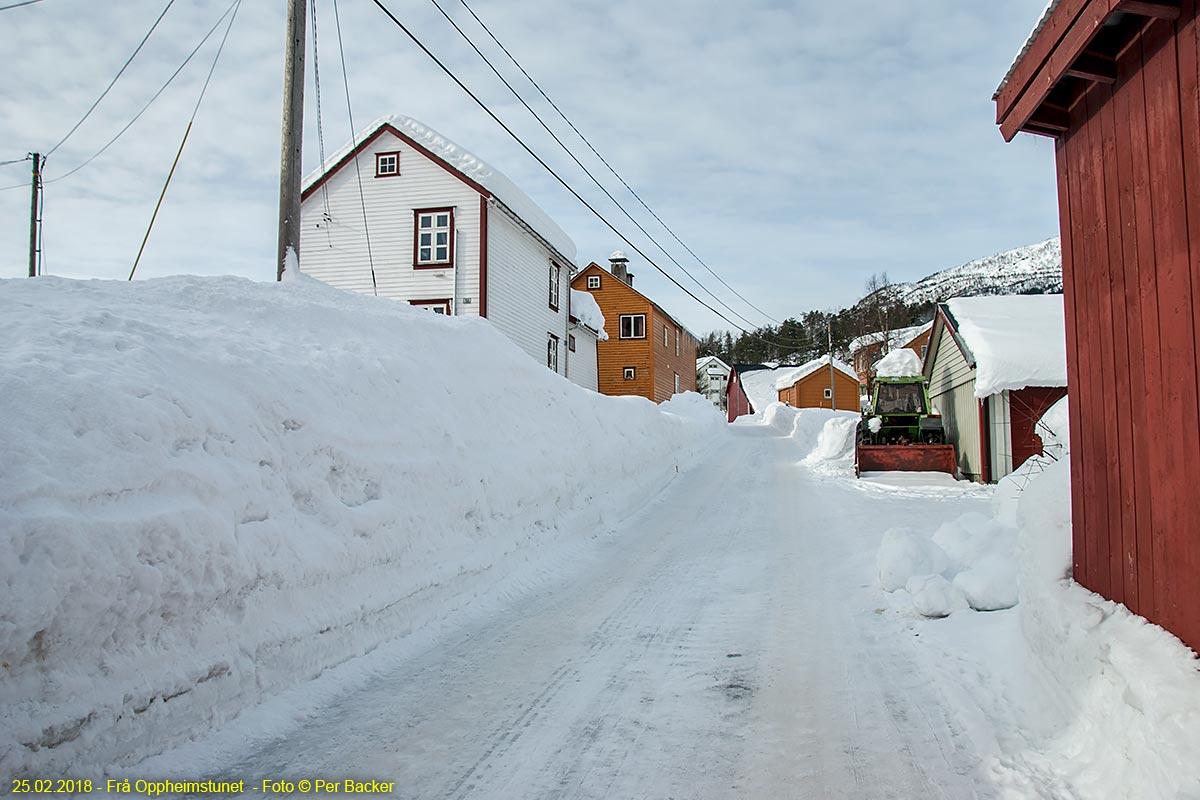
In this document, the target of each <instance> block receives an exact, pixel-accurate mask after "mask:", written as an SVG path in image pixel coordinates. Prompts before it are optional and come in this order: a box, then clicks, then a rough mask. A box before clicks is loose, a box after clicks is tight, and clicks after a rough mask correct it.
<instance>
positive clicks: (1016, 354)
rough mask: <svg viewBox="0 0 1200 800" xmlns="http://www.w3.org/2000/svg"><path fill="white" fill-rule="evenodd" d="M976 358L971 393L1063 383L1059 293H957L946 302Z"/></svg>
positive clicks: (1064, 348)
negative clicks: (984, 295) (975, 295)
mask: <svg viewBox="0 0 1200 800" xmlns="http://www.w3.org/2000/svg"><path fill="white" fill-rule="evenodd" d="M947 305H948V306H949V308H950V313H951V315H952V316H953V317H954V320H955V322H956V323H957V325H958V333H959V336H960V337H961V338H962V340H963V342H964V343H965V344H966V346H967V348H968V349H969V350H970V353H971V355H972V357H973V358H974V361H975V369H976V372H975V396H976V397H977V398H981V399H982V398H984V397H989V396H991V395H994V394H999V393H1000V392H1003V391H1006V390H1010V389H1024V388H1025V387H1026V386H1066V385H1067V344H1066V342H1067V340H1066V323H1065V322H1064V320H1063V298H1062V295H1060V294H1047V295H1009V296H1002V297H958V298H954V299H952V300H950V301H949V303H948V304H947Z"/></svg>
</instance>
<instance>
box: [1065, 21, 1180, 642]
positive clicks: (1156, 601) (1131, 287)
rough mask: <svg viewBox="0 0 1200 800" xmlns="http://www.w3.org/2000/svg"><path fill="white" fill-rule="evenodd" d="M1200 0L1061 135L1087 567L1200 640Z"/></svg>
mask: <svg viewBox="0 0 1200 800" xmlns="http://www.w3.org/2000/svg"><path fill="white" fill-rule="evenodd" d="M1197 29H1198V26H1197V20H1196V0H1184V2H1183V3H1182V10H1181V14H1180V18H1179V20H1177V21H1158V22H1155V23H1153V24H1150V25H1148V26H1147V27H1145V28H1144V29H1142V31H1141V32H1140V33H1139V34H1137V35H1136V36H1135V38H1134V39H1133V41H1132V44H1131V45H1129V46H1128V47H1127V48H1126V49H1125V50H1124V52H1123V53H1121V54H1120V55H1119V56H1118V58H1117V62H1116V66H1117V80H1116V82H1115V83H1114V84H1111V85H1106V84H1103V83H1097V84H1094V85H1093V86H1092V87H1091V88H1090V89H1089V90H1088V91H1087V92H1086V93H1084V94H1083V95H1082V97H1081V98H1080V99H1079V100H1078V102H1077V103H1076V104H1075V105H1074V107H1073V108H1072V109H1071V110H1070V119H1069V129H1068V130H1067V131H1066V132H1065V133H1064V134H1063V135H1062V136H1061V137H1060V138H1059V139H1058V140H1057V143H1056V157H1057V166H1058V179H1059V199H1060V221H1061V225H1062V237H1063V283H1064V295H1065V304H1066V320H1067V342H1068V349H1067V363H1068V385H1069V387H1070V389H1069V394H1070V398H1071V445H1072V453H1071V476H1072V507H1073V524H1074V566H1075V572H1074V575H1075V579H1076V580H1078V581H1079V582H1080V583H1082V584H1083V585H1084V586H1087V587H1088V588H1090V589H1092V590H1094V591H1097V592H1099V593H1100V594H1102V595H1104V596H1106V597H1108V598H1110V599H1112V600H1115V601H1117V602H1121V603H1124V604H1125V605H1127V606H1128V607H1129V608H1130V609H1131V610H1132V611H1134V612H1135V613H1138V614H1141V615H1143V616H1145V617H1147V618H1148V619H1150V620H1152V621H1154V622H1156V623H1158V624H1161V625H1162V626H1163V627H1165V628H1167V629H1169V630H1171V631H1172V632H1173V633H1175V634H1176V635H1178V636H1179V637H1180V638H1181V639H1182V640H1183V641H1184V642H1185V643H1187V644H1189V645H1190V646H1192V647H1200V604H1197V603H1196V601H1195V598H1196V596H1197V594H1200V536H1197V534H1196V531H1197V530H1200V494H1198V493H1197V492H1196V491H1195V487H1194V485H1193V484H1194V479H1193V477H1192V473H1191V471H1190V470H1189V469H1187V466H1188V465H1190V464H1191V463H1192V462H1193V461H1194V459H1195V454H1196V452H1197V449H1198V448H1200V424H1198V421H1197V420H1198V411H1200V409H1198V408H1197V392H1198V388H1200V369H1197V352H1196V341H1197V338H1198V337H1200V312H1198V311H1197V309H1196V293H1197V291H1200V89H1198V88H1197V87H1198V83H1200V69H1198V67H1197V64H1198V63H1200V40H1198V36H1197Z"/></svg>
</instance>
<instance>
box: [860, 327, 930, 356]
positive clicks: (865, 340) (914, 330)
mask: <svg viewBox="0 0 1200 800" xmlns="http://www.w3.org/2000/svg"><path fill="white" fill-rule="evenodd" d="M932 327H933V321H932V320H930V321H929V322H926V323H925V324H924V325H913V326H911V327H908V328H899V329H897V330H894V331H888V332H887V340H888V346H887V349H888V350H889V351H890V350H895V349H896V348H898V347H903V346H904V345H906V344H908V343H909V342H911V341H912V340H913V339H915V338H917V337H918V336H920V335H921V334H922V333H924V332H925V331H927V330H929V329H930V328H932ZM883 338H884V331H876V332H875V333H868V334H866V335H865V336H859V337H858V338H857V339H851V340H850V353H851V355H853V354H854V353H856V352H858V351H859V350H861V349H863V348H864V347H866V346H867V345H871V344H878V343H879V342H882V341H883Z"/></svg>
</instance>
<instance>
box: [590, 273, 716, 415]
mask: <svg viewBox="0 0 1200 800" xmlns="http://www.w3.org/2000/svg"><path fill="white" fill-rule="evenodd" d="M628 262H629V259H628V258H626V257H625V254H624V253H622V252H621V251H619V250H618V251H617V252H615V253H613V254H612V256H610V257H609V263H610V264H611V268H610V269H611V271H610V270H606V269H604V268H603V267H601V266H600V265H599V264H596V263H595V262H593V263H591V264H589V265H588V266H587V268H586V269H584V270H582V271H580V272H579V273H578V274H577V275H576V276H575V277H574V278H573V279H572V280H571V288H572V289H577V290H580V291H586V292H589V293H590V294H591V295H592V297H594V298H595V299H596V303H597V304H598V305H599V306H600V310H601V311H602V312H603V313H604V319H605V328H606V329H607V331H608V341H603V342H598V343H597V344H598V347H597V351H596V362H597V367H598V369H599V373H600V375H599V386H600V393H601V394H608V395H639V396H641V397H645V398H647V399H649V400H653V401H654V402H656V403H661V402H663V401H664V400H669V399H671V396H672V395H675V394H678V393H679V392H694V391H696V346H697V341H696V337H695V336H693V335H692V334H691V333H689V332H688V330H687V329H686V328H684V327H683V325H681V324H680V323H679V322H677V321H676V320H675V318H674V317H672V316H671V315H670V314H668V313H667V312H666V311H663V309H662V308H661V307H660V306H659V305H658V304H657V303H655V302H654V301H653V300H651V299H650V298H648V297H646V296H645V295H644V294H642V293H641V292H639V291H637V290H636V289H634V288H633V275H632V274H630V273H629V269H628Z"/></svg>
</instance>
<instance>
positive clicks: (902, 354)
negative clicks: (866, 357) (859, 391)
mask: <svg viewBox="0 0 1200 800" xmlns="http://www.w3.org/2000/svg"><path fill="white" fill-rule="evenodd" d="M920 374H921V357H920V356H919V355H917V354H916V353H915V352H913V351H912V350H909V349H908V348H907V347H902V348H900V349H899V350H893V351H892V352H890V353H888V354H887V355H886V356H884V357H883V358H881V359H879V363H878V364H876V365H875V375H876V376H877V377H880V378H911V377H914V376H918V375H920Z"/></svg>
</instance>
